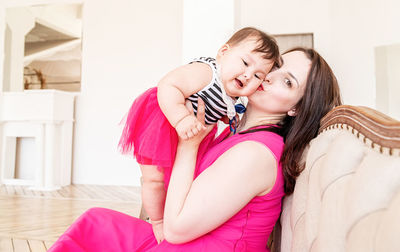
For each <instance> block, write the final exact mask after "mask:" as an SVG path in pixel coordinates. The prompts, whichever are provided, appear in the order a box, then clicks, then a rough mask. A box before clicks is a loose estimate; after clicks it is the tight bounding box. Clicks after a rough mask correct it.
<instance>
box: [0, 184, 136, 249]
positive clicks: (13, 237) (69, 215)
mask: <svg viewBox="0 0 400 252" xmlns="http://www.w3.org/2000/svg"><path fill="white" fill-rule="evenodd" d="M91 207H106V208H111V209H114V210H118V211H121V212H124V213H126V214H129V215H132V216H138V215H139V211H140V189H139V188H138V187H125V186H93V185H90V186H89V185H71V186H67V187H64V188H62V189H61V190H58V191H53V192H42V191H32V190H29V189H28V187H24V186H10V185H0V252H14V251H15V252H25V251H31V252H36V251H46V250H47V249H48V248H49V247H50V246H51V245H52V244H53V243H54V241H55V240H57V238H58V237H59V236H60V235H61V234H62V233H63V232H64V231H65V230H66V229H67V227H68V226H69V225H70V224H71V223H72V222H73V221H74V220H75V219H76V218H77V217H78V216H79V215H81V214H82V213H83V212H84V211H85V210H87V209H89V208H91Z"/></svg>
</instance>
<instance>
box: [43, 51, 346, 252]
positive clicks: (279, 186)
mask: <svg viewBox="0 0 400 252" xmlns="http://www.w3.org/2000/svg"><path fill="white" fill-rule="evenodd" d="M248 98H249V103H248V107H247V111H246V114H245V117H244V119H243V120H242V123H241V124H240V125H239V127H238V129H237V130H238V132H239V134H236V135H233V136H230V135H229V131H228V130H225V131H224V132H223V133H221V135H220V136H219V137H218V138H217V139H216V140H215V141H214V142H213V143H212V144H211V145H210V146H208V148H207V152H206V153H205V154H204V155H199V156H200V157H199V158H198V162H197V164H196V157H197V154H198V152H202V151H199V150H198V149H199V145H200V142H201V141H202V139H203V138H204V136H206V135H207V133H208V132H209V131H210V130H211V129H210V128H207V130H205V131H203V132H202V133H201V134H199V135H198V136H197V137H195V138H193V139H190V140H186V141H185V140H182V139H181V140H180V141H179V144H178V149H177V154H176V160H175V164H174V168H173V172H172V176H171V180H170V184H169V188H168V192H167V199H166V204H165V212H164V235H165V240H164V241H162V242H161V243H160V244H157V241H156V240H155V238H154V235H153V232H152V228H151V225H150V224H148V223H146V222H144V221H141V220H138V219H136V218H133V217H130V216H127V215H124V214H122V213H118V212H115V211H112V210H107V209H100V208H95V209H91V210H88V211H87V212H86V213H85V214H83V215H82V216H81V217H80V218H79V219H78V220H77V221H76V222H75V223H74V224H73V225H72V226H71V227H70V228H69V229H68V230H67V232H66V233H64V235H63V236H61V237H60V239H59V240H58V241H57V242H56V243H55V244H54V246H53V247H52V248H51V249H50V251H268V249H267V247H266V243H267V239H268V236H269V234H270V233H271V231H272V229H273V226H274V224H275V222H276V220H277V219H278V217H279V214H280V210H281V200H282V197H283V196H284V195H285V194H290V193H292V192H293V189H294V184H295V180H296V177H297V176H298V174H299V173H300V172H301V170H302V167H301V166H300V164H299V161H300V157H301V154H302V152H303V150H304V148H305V147H306V145H307V144H308V143H309V141H310V140H311V139H312V138H313V137H315V136H316V134H317V131H318V127H319V120H320V119H321V117H322V116H323V115H325V113H326V112H328V111H329V110H330V109H332V108H333V107H334V106H337V105H340V103H341V102H340V94H339V88H338V85H337V82H336V78H335V76H334V75H333V73H332V71H331V69H330V68H329V66H328V65H327V64H326V62H325V61H324V60H323V58H322V57H321V56H320V55H319V54H318V53H316V52H315V51H314V50H312V49H303V48H297V49H294V50H292V51H290V52H288V53H285V54H284V55H283V56H282V66H281V67H280V68H276V69H274V71H271V72H270V73H269V74H268V76H267V77H266V79H265V81H264V82H263V84H262V85H261V86H260V87H259V88H258V90H257V91H256V92H255V93H254V94H252V95H251V96H249V97H248ZM201 104H202V102H201V101H199V108H198V115H197V116H198V118H199V119H200V120H203V121H204V119H203V117H204V111H202V110H201V109H202V108H203V109H204V107H203V106H202V105H201ZM210 135H212V134H210ZM283 142H285V146H284V144H283ZM279 161H280V162H279ZM193 177H195V179H194V180H193Z"/></svg>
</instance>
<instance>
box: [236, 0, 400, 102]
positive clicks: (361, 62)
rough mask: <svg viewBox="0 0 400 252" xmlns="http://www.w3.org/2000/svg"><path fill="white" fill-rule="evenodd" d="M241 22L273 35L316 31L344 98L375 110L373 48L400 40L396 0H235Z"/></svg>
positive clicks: (316, 39) (399, 4)
mask: <svg viewBox="0 0 400 252" xmlns="http://www.w3.org/2000/svg"><path fill="white" fill-rule="evenodd" d="M237 2H238V4H239V8H240V10H239V11H238V19H239V21H238V24H239V25H240V26H257V27H260V28H262V29H264V30H265V31H267V32H269V33H272V34H285V33H303V32H312V33H314V47H315V49H317V50H318V51H319V52H320V53H321V55H322V56H324V57H325V59H326V60H327V62H328V63H329V64H330V65H331V67H332V69H333V71H334V72H335V74H336V76H337V78H338V80H339V84H340V87H341V90H342V94H343V98H344V102H345V103H347V104H353V105H365V106H370V107H372V108H375V106H376V104H375V72H374V69H375V67H374V62H375V59H374V48H375V47H377V46H381V45H386V44H394V43H399V42H400V28H399V24H400V15H399V14H398V13H400V2H399V1H397V0H382V1H380V0H352V1H347V0H309V1H304V0H303V1H301V0H291V1H272V0H252V1H245V0H237Z"/></svg>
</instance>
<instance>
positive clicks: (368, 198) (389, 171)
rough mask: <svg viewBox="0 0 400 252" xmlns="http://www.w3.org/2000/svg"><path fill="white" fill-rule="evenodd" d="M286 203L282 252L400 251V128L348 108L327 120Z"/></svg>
mask: <svg viewBox="0 0 400 252" xmlns="http://www.w3.org/2000/svg"><path fill="white" fill-rule="evenodd" d="M304 159H305V161H306V163H305V170H304V171H303V172H302V173H301V175H300V177H299V178H298V180H297V184H296V187H295V191H294V193H293V195H291V196H289V197H286V198H285V199H284V205H283V212H282V215H281V219H280V221H281V222H280V223H281V232H276V233H278V236H279V233H280V236H281V239H280V242H279V239H277V238H275V239H274V247H276V248H278V249H274V250H275V251H279V248H280V251H282V252H288V251H290V252H304V251H311V252H340V251H349V252H350V251H351V252H353V251H354V252H372V251H377V252H380V251H382V252H390V251H393V252H394V251H400V122H399V121H395V120H393V119H391V118H389V117H387V116H385V115H384V114H381V113H379V112H377V111H375V110H372V109H369V108H366V107H354V106H340V107H337V108H335V109H334V110H332V111H331V112H330V113H329V114H328V115H327V116H325V117H324V118H323V120H322V121H321V128H320V133H319V135H318V137H317V138H315V139H314V140H313V141H312V142H311V144H310V147H309V149H308V152H307V153H305V154H304Z"/></svg>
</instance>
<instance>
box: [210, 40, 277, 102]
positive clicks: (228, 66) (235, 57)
mask: <svg viewBox="0 0 400 252" xmlns="http://www.w3.org/2000/svg"><path fill="white" fill-rule="evenodd" d="M256 47H257V43H256V41H255V40H253V39H251V40H245V41H243V42H241V43H240V44H238V45H235V46H233V47H230V46H229V45H224V46H223V47H222V48H221V49H220V50H219V51H218V63H219V65H220V67H221V76H220V78H221V81H222V84H223V85H224V88H225V91H226V93H227V94H228V95H229V96H231V97H237V96H248V95H251V94H252V93H254V92H255V91H256V90H257V88H258V87H259V86H260V85H261V83H262V81H263V80H264V78H265V77H266V75H267V73H268V72H269V71H270V70H271V69H272V67H273V65H274V62H273V60H268V59H264V58H263V57H262V56H263V54H262V53H259V52H253V50H254V49H255V48H256Z"/></svg>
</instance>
